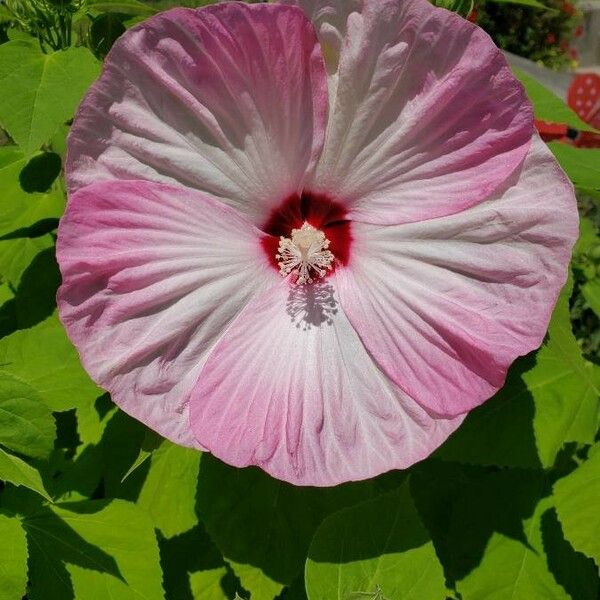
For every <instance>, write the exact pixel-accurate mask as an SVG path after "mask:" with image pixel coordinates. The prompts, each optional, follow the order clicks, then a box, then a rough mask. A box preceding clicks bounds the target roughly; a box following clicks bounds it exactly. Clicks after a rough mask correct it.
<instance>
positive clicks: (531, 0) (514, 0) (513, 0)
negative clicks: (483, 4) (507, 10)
mask: <svg viewBox="0 0 600 600" xmlns="http://www.w3.org/2000/svg"><path fill="white" fill-rule="evenodd" d="M490 2H497V3H498V4H517V5H520V6H529V7H531V8H541V9H544V10H554V9H551V8H550V7H549V6H546V5H545V4H543V3H542V2H538V0H490Z"/></svg>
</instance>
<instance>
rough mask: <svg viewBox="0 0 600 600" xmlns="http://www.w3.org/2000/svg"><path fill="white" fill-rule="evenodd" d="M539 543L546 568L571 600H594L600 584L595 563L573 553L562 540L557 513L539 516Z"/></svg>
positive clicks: (567, 543)
mask: <svg viewBox="0 0 600 600" xmlns="http://www.w3.org/2000/svg"><path fill="white" fill-rule="evenodd" d="M542 542H543V544H544V550H545V552H546V556H547V557H548V568H549V569H550V571H551V572H552V574H553V575H554V578H555V579H556V581H557V583H559V584H560V585H561V586H562V587H563V588H564V589H565V591H566V592H567V594H569V597H570V598H572V599H573V600H597V598H598V589H599V582H600V580H599V579H598V570H597V568H596V565H595V564H594V561H593V560H592V559H591V558H588V557H586V556H584V555H583V554H581V552H576V551H575V549H574V548H573V546H571V544H570V543H569V542H568V541H567V540H566V539H565V537H564V534H563V531H562V527H561V525H560V522H559V520H558V516H557V514H556V511H555V510H554V509H553V508H550V509H548V510H547V511H546V512H545V513H544V514H543V515H542Z"/></svg>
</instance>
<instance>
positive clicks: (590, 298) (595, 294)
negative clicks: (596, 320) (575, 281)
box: [581, 279, 600, 316]
mask: <svg viewBox="0 0 600 600" xmlns="http://www.w3.org/2000/svg"><path fill="white" fill-rule="evenodd" d="M581 293H582V294H583V297H584V298H585V301H586V302H587V303H588V305H589V306H590V308H591V309H592V310H593V311H594V312H595V313H596V314H597V315H598V316H600V279H592V280H591V281H586V282H585V283H584V284H583V285H582V286H581Z"/></svg>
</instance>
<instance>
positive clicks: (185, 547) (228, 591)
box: [159, 524, 239, 600]
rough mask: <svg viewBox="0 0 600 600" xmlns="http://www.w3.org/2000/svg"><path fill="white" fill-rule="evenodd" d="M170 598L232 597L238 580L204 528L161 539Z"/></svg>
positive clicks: (208, 599)
mask: <svg viewBox="0 0 600 600" xmlns="http://www.w3.org/2000/svg"><path fill="white" fill-rule="evenodd" d="M159 546H160V555H161V563H162V568H163V574H164V586H165V592H166V596H167V598H170V599H173V600H192V599H193V600H230V599H231V598H232V597H233V595H234V592H235V590H237V589H239V582H237V581H236V580H235V577H234V576H233V574H232V573H231V569H230V568H228V566H227V565H226V564H225V562H224V560H223V557H222V556H221V554H220V553H219V551H218V550H217V548H216V547H215V545H214V543H213V542H212V540H211V539H210V538H209V536H208V534H207V533H206V531H205V530H204V528H203V527H202V526H201V525H200V524H198V525H197V526H196V527H194V528H193V529H191V530H190V531H186V532H185V533H184V534H182V535H178V536H175V537H172V538H169V539H168V540H167V539H160V541H159Z"/></svg>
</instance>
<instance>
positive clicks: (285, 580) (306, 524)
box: [198, 454, 373, 600]
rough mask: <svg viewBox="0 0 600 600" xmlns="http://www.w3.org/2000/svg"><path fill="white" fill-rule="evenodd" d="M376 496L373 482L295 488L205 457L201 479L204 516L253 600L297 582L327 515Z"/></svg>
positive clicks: (263, 599)
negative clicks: (312, 540)
mask: <svg viewBox="0 0 600 600" xmlns="http://www.w3.org/2000/svg"><path fill="white" fill-rule="evenodd" d="M372 494H373V484H372V483H371V482H364V483H360V484H346V485H342V486H338V487H336V488H330V489H327V488H325V489H317V488H302V487H294V486H292V485H289V484H287V483H285V482H282V481H278V480H276V479H273V478H271V477H269V476H268V475H266V474H265V473H263V472H262V471H260V470H259V469H256V468H247V469H234V468H232V467H228V466H227V465H224V464H223V463H221V462H219V461H218V460H216V459H215V458H213V457H212V456H211V455H209V454H205V455H203V456H202V461H201V463H200V475H199V477H198V510H199V516H200V518H201V520H202V522H203V523H204V524H205V526H206V529H207V531H208V533H209V534H210V536H211V537H212V539H213V540H214V542H215V544H216V545H217V547H218V548H219V550H220V551H221V553H222V554H223V556H224V557H225V559H226V560H227V562H229V564H230V565H231V566H232V568H233V570H234V572H235V574H236V575H237V576H238V577H239V578H240V581H241V583H242V586H243V587H244V588H245V589H246V590H248V591H249V592H250V593H251V594H252V600H273V598H274V597H275V596H277V595H278V594H279V593H280V592H281V590H282V589H283V587H284V586H286V585H290V584H291V583H293V582H294V580H295V579H296V577H298V575H299V574H300V573H301V570H302V568H303V565H304V561H305V559H306V553H307V551H308V547H309V544H310V541H311V539H312V536H313V534H314V532H315V530H316V529H317V527H318V525H319V524H320V523H321V521H322V520H323V518H324V517H325V516H326V515H328V514H330V513H331V512H333V511H335V510H337V509H339V508H342V507H343V506H348V505H351V504H355V503H357V502H360V501H361V500H364V499H367V498H370V497H371V496H372Z"/></svg>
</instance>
